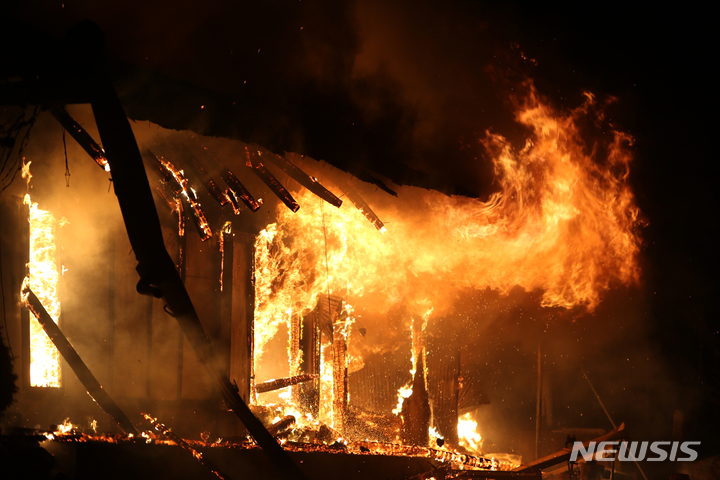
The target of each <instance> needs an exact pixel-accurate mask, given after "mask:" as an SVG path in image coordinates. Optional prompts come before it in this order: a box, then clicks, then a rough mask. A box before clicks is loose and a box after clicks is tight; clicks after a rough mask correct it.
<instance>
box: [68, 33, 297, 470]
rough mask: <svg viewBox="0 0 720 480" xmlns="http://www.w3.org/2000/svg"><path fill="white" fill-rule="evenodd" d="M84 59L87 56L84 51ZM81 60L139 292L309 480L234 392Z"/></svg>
mask: <svg viewBox="0 0 720 480" xmlns="http://www.w3.org/2000/svg"><path fill="white" fill-rule="evenodd" d="M80 29H81V30H80V31H79V32H75V37H76V38H78V37H79V38H81V42H87V43H89V45H88V46H86V48H80V50H79V51H80V52H90V51H92V45H94V44H95V43H97V42H98V40H97V37H96V34H95V32H94V29H97V26H96V25H91V26H90V27H87V26H86V27H80ZM86 55H87V56H88V57H89V55H88V54H87V53H86ZM82 60H83V61H85V62H86V63H87V65H88V78H92V79H93V81H92V82H89V85H88V87H89V88H90V90H91V94H90V96H91V99H92V101H91V106H92V110H93V114H94V115H95V121H96V123H97V127H98V131H99V132H100V137H101V140H102V142H103V145H104V146H105V151H106V154H107V158H108V162H109V163H110V168H111V169H112V171H113V181H114V186H115V194H116V195H117V197H118V203H119V204H120V210H121V213H122V216H123V220H124V222H125V227H126V229H127V232H128V237H129V240H130V244H131V245H132V247H133V252H134V253H135V257H136V258H137V260H138V266H137V271H138V274H139V275H140V281H139V282H138V285H137V290H138V292H142V293H146V294H153V295H156V296H159V297H161V298H162V299H163V300H164V302H165V304H166V307H167V308H168V309H169V310H170V312H172V315H173V316H174V317H175V318H176V320H177V321H178V324H179V325H180V327H181V329H182V330H183V333H184V334H185V336H186V337H187V339H188V341H189V342H190V344H191V345H192V347H193V349H194V350H195V353H196V354H197V357H198V360H199V361H200V363H201V364H202V365H203V366H204V367H205V368H206V370H207V371H208V373H209V375H210V376H211V377H212V378H213V380H214V381H215V383H216V384H217V386H218V389H219V391H220V392H221V394H222V396H223V399H224V400H225V403H226V404H227V406H228V407H229V408H230V409H231V410H233V412H235V414H236V415H237V416H238V418H239V419H240V420H241V421H242V422H243V424H244V425H245V427H246V428H247V429H248V431H249V432H250V434H251V435H252V437H253V438H254V439H255V441H256V442H257V443H258V445H260V447H261V448H262V449H263V451H264V452H265V453H266V454H267V455H268V456H269V457H270V459H271V460H272V462H273V464H274V465H275V466H276V468H277V469H278V470H279V471H280V472H281V473H282V474H283V475H284V476H285V477H287V478H295V479H305V478H307V477H306V476H305V474H304V473H303V472H302V471H301V470H300V469H299V468H298V466H297V465H296V464H295V463H294V462H293V461H292V460H291V459H290V457H289V456H288V455H287V453H286V452H285V451H284V450H283V449H282V447H281V446H280V445H279V444H278V443H277V441H276V440H275V439H274V438H273V437H272V435H270V433H269V432H268V431H267V429H266V428H265V426H264V425H263V424H262V422H260V420H258V418H257V417H255V415H253V413H252V412H251V411H250V409H249V408H248V406H247V404H246V403H245V402H244V401H243V399H242V398H241V397H240V395H239V394H238V391H237V387H236V386H235V385H234V384H233V383H231V382H230V380H229V379H228V377H227V375H226V374H225V372H224V369H223V367H222V364H221V362H220V360H219V358H218V356H217V355H216V354H215V352H214V351H213V348H212V345H211V343H210V339H209V338H208V336H207V334H206V333H205V330H204V329H203V326H202V324H201V323H200V318H199V317H198V314H197V312H196V311H195V307H194V306H193V304H192V301H191V300H190V297H189V295H188V292H187V290H186V289H185V285H184V284H183V282H182V280H181V278H180V274H179V273H178V272H177V270H176V269H175V265H174V263H173V261H172V259H171V257H170V255H169V254H168V252H167V250H166V249H165V245H164V243H163V236H162V230H161V227H160V220H159V218H158V214H157V210H156V209H155V204H154V201H153V197H152V191H151V189H150V185H149V183H148V179H147V176H146V174H145V170H144V168H143V162H142V157H141V155H140V150H139V148H138V146H137V142H136V140H135V136H134V134H133V131H132V129H131V128H130V123H129V122H128V119H127V116H126V115H125V112H124V110H123V108H122V105H121V103H120V100H119V99H118V96H117V92H116V91H115V89H114V87H113V85H112V83H111V81H110V79H109V78H108V77H107V74H104V73H102V69H101V68H98V67H100V66H101V65H99V63H100V62H99V59H97V58H83V59H82ZM98 72H100V73H98Z"/></svg>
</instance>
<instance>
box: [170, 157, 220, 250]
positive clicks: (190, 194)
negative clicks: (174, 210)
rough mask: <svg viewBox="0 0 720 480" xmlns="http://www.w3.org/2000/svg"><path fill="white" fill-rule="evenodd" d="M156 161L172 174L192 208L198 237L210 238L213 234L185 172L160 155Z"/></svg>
mask: <svg viewBox="0 0 720 480" xmlns="http://www.w3.org/2000/svg"><path fill="white" fill-rule="evenodd" d="M158 161H159V162H160V164H161V165H162V166H163V167H164V168H165V170H167V172H168V173H170V174H171V175H172V176H173V178H174V179H175V181H176V182H177V184H178V185H179V186H180V188H181V189H182V195H183V197H185V200H186V201H187V202H188V203H189V204H190V207H191V208H192V212H193V215H194V217H193V218H194V219H195V221H196V223H197V225H198V228H199V230H200V238H201V239H202V240H203V241H205V240H207V239H209V238H211V237H212V235H213V234H212V229H211V228H210V224H209V223H208V221H207V218H205V212H204V211H203V209H202V206H201V205H200V202H199V201H198V196H197V192H196V191H195V189H194V188H192V187H191V186H190V184H189V183H188V181H187V178H185V172H184V171H183V170H181V169H179V168H177V167H175V165H173V164H172V163H170V162H169V161H167V160H165V159H164V158H162V157H158ZM178 214H179V211H178Z"/></svg>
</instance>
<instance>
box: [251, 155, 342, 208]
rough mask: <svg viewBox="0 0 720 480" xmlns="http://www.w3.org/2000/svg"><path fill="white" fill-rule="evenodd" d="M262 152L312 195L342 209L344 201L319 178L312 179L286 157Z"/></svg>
mask: <svg viewBox="0 0 720 480" xmlns="http://www.w3.org/2000/svg"><path fill="white" fill-rule="evenodd" d="M262 151H263V157H264V158H267V159H268V160H269V161H271V162H272V163H274V164H275V165H276V166H278V167H279V168H280V169H281V170H282V171H283V172H285V173H287V174H288V175H289V176H290V177H291V178H293V179H294V180H295V181H296V182H298V183H299V184H300V185H302V186H303V187H305V188H307V189H308V190H310V191H311V192H312V193H314V194H315V195H317V196H318V197H320V198H322V199H323V200H325V201H326V202H328V203H329V204H330V205H333V206H335V207H338V208H340V205H342V200H340V199H339V198H338V197H336V196H335V194H334V193H332V192H331V191H330V190H328V189H327V188H325V187H323V186H322V185H321V184H320V182H318V179H317V178H315V177H311V176H310V175H308V174H307V173H305V172H303V171H302V170H301V169H300V168H299V167H298V166H297V165H295V164H294V163H292V162H291V161H290V160H288V159H287V158H285V157H281V156H280V155H276V154H274V153H271V152H268V151H266V150H264V149H263V150H262Z"/></svg>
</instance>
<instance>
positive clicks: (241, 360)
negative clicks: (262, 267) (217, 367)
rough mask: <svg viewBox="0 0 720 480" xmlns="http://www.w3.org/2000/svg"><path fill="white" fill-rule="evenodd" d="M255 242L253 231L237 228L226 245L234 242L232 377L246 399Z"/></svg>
mask: <svg viewBox="0 0 720 480" xmlns="http://www.w3.org/2000/svg"><path fill="white" fill-rule="evenodd" d="M254 244H255V237H254V235H251V234H249V233H244V232H234V233H233V236H232V242H231V243H230V245H227V246H226V248H228V247H230V246H232V258H233V263H232V278H233V281H232V315H231V325H230V328H231V331H230V332H231V333H230V336H231V347H230V379H231V381H234V382H235V384H236V385H237V386H238V389H239V393H240V397H242V399H243V400H245V402H250V390H251V387H252V383H253V382H254V372H253V318H254V314H255V286H254V271H255V262H254Z"/></svg>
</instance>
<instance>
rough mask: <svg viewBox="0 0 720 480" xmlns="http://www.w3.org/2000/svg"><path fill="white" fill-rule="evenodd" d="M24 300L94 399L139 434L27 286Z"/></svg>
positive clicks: (124, 428) (124, 426) (122, 426)
mask: <svg viewBox="0 0 720 480" xmlns="http://www.w3.org/2000/svg"><path fill="white" fill-rule="evenodd" d="M23 300H24V301H25V304H26V305H27V307H28V308H29V309H30V311H31V312H32V313H33V315H35V318H37V320H38V322H40V325H42V327H43V330H45V333H47V336H48V337H50V340H52V342H53V344H54V345H55V348H57V349H58V351H59V352H60V354H61V355H62V356H63V358H64V359H65V361H66V362H67V363H68V365H69V366H70V368H72V371H73V372H75V375H77V377H78V380H80V383H82V384H83V386H84V387H85V390H87V392H88V394H89V395H90V396H91V397H92V399H93V400H95V402H96V403H97V404H98V405H99V406H100V408H102V409H103V411H104V412H105V413H107V414H108V415H110V417H111V418H112V419H113V421H115V423H116V424H117V426H118V427H119V428H120V429H121V430H122V431H123V432H125V433H132V434H134V435H137V430H135V427H134V426H133V424H132V422H130V420H129V419H128V417H127V416H126V415H125V414H124V413H123V411H122V410H120V407H118V406H117V404H116V403H115V402H114V401H113V399H112V398H110V395H108V393H107V392H106V391H105V390H104V389H103V387H102V385H100V382H98V381H97V379H96V378H95V375H93V374H92V372H91V371H90V369H89V368H88V367H87V365H85V362H83V360H82V358H80V355H78V353H77V352H76V351H75V349H74V348H73V346H72V345H70V342H68V339H67V338H66V337H65V335H64V334H63V333H62V331H61V330H60V327H58V326H57V324H56V323H55V322H54V321H53V319H52V317H51V316H50V314H48V313H47V311H46V310H45V307H43V305H42V303H40V300H38V298H37V297H36V296H35V294H34V293H33V292H32V290H30V289H29V288H27V287H26V288H25V290H23Z"/></svg>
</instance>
